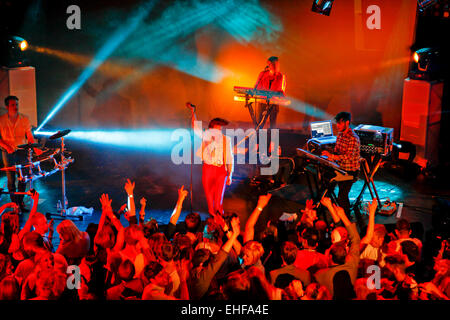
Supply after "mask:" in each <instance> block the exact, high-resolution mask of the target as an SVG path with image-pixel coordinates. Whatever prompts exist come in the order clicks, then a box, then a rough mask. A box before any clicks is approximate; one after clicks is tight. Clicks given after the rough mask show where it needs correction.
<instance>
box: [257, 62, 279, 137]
mask: <svg viewBox="0 0 450 320" xmlns="http://www.w3.org/2000/svg"><path fill="white" fill-rule="evenodd" d="M255 89H258V90H272V91H278V92H283V94H285V90H286V77H285V76H284V74H282V73H281V72H280V62H279V61H278V57H274V56H272V57H270V58H269V59H267V66H266V67H265V69H264V71H262V72H261V73H260V74H259V76H258V80H257V81H256V84H255ZM279 110H280V106H279V105H276V104H271V105H268V104H266V103H258V105H257V106H256V112H257V113H256V119H257V121H258V123H259V126H258V128H259V129H262V128H264V125H265V122H266V120H267V117H270V129H274V128H275V127H276V122H277V115H278V111H279Z"/></svg>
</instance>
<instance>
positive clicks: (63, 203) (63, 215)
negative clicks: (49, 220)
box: [47, 130, 83, 220]
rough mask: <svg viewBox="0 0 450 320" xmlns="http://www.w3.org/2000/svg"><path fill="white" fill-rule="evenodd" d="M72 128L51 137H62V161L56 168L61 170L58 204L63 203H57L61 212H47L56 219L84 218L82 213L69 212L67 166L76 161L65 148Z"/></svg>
mask: <svg viewBox="0 0 450 320" xmlns="http://www.w3.org/2000/svg"><path fill="white" fill-rule="evenodd" d="M70 131H71V130H64V131H58V132H57V133H55V134H54V135H52V136H51V137H50V138H49V139H50V140H55V139H59V138H61V161H60V162H59V163H58V164H57V166H56V168H57V169H58V170H60V171H61V200H58V204H59V203H61V205H57V212H58V211H59V214H58V213H56V214H51V213H50V214H47V217H53V218H55V219H79V220H83V216H82V215H71V214H68V213H67V205H68V201H67V197H66V174H65V171H66V168H67V167H68V166H69V164H70V163H72V162H74V159H73V158H71V157H66V154H65V152H66V150H65V144H64V136H65V135H67V134H69V133H70Z"/></svg>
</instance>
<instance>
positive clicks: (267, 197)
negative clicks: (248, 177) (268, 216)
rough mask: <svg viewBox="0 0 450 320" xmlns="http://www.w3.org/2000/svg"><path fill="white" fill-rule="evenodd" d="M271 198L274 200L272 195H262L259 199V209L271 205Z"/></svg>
mask: <svg viewBox="0 0 450 320" xmlns="http://www.w3.org/2000/svg"><path fill="white" fill-rule="evenodd" d="M270 198H272V194H270V193H268V194H266V195H260V196H259V199H258V205H257V207H259V208H264V207H265V206H267V204H268V203H269V200H270Z"/></svg>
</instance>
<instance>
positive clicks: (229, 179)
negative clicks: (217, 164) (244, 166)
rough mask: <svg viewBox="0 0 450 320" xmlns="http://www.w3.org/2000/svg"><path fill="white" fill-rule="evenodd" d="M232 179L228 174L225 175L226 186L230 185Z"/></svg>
mask: <svg viewBox="0 0 450 320" xmlns="http://www.w3.org/2000/svg"><path fill="white" fill-rule="evenodd" d="M231 182H232V179H231V177H230V176H227V186H231Z"/></svg>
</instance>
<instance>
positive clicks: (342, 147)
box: [322, 111, 360, 217]
mask: <svg viewBox="0 0 450 320" xmlns="http://www.w3.org/2000/svg"><path fill="white" fill-rule="evenodd" d="M334 119H335V120H336V127H337V130H338V136H337V138H336V146H335V147H334V150H333V152H332V153H330V152H328V151H323V152H322V155H323V156H326V157H328V160H330V161H334V162H336V163H337V164H338V165H339V166H340V167H341V168H342V169H343V170H345V171H346V172H347V173H348V174H351V175H352V176H353V177H354V179H353V180H348V181H341V182H338V183H337V184H338V186H339V194H338V199H337V200H338V203H339V206H340V207H342V208H343V209H344V211H345V213H346V214H347V217H350V200H349V198H348V194H349V193H350V189H351V188H352V185H353V183H354V182H355V181H356V179H357V178H358V174H359V168H360V141H359V137H358V135H357V134H356V133H355V132H354V131H353V130H352V128H350V121H351V114H350V113H349V112H345V111H343V112H340V113H338V114H337V115H336V117H335V118H334ZM334 187H335V185H333V187H332V188H334Z"/></svg>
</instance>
